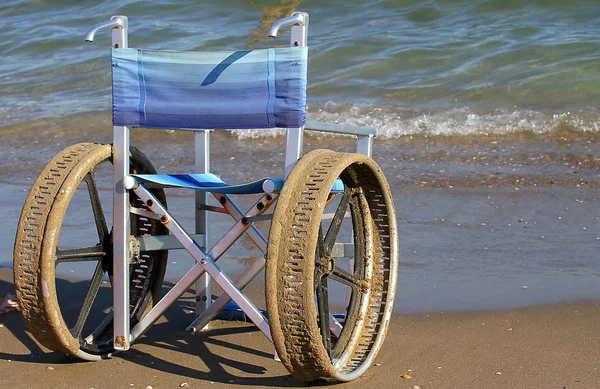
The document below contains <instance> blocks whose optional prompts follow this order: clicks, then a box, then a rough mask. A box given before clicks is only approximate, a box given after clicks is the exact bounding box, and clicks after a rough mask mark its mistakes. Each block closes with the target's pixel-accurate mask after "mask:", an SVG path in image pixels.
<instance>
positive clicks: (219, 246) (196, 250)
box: [131, 185, 274, 341]
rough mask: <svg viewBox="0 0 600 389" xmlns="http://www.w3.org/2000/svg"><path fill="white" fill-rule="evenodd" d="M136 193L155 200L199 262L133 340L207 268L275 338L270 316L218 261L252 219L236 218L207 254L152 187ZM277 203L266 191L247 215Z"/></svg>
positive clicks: (152, 312) (142, 323) (136, 330)
mask: <svg viewBox="0 0 600 389" xmlns="http://www.w3.org/2000/svg"><path fill="white" fill-rule="evenodd" d="M135 193H136V194H137V195H138V196H139V197H140V199H142V200H143V201H145V202H146V203H148V200H152V204H153V205H152V207H150V208H151V209H152V210H153V211H154V212H156V213H158V214H160V215H161V216H162V217H163V220H164V223H165V226H166V227H167V229H169V231H170V232H171V233H172V234H173V235H174V236H175V238H177V240H178V241H179V242H180V243H181V244H182V245H183V247H184V248H185V249H186V250H187V251H188V252H189V253H190V254H191V255H192V257H194V259H195V260H196V264H195V265H194V267H193V268H192V269H191V270H190V271H189V272H188V273H187V274H186V275H185V276H184V277H183V278H182V279H181V280H180V281H179V282H177V284H176V285H175V286H174V287H173V288H171V290H170V291H169V292H168V293H167V295H165V296H164V297H163V298H162V299H161V300H160V301H159V302H158V303H157V304H156V306H154V307H153V308H152V309H151V310H150V312H148V314H147V315H146V316H144V318H142V320H140V321H139V322H138V324H137V325H136V326H135V327H134V328H133V329H132V330H131V340H132V341H134V340H135V339H137V338H138V337H140V336H141V335H143V334H144V333H145V332H146V331H147V330H148V329H149V328H150V326H152V324H154V323H155V322H156V320H158V319H159V318H160V316H162V315H163V314H164V312H165V311H166V309H167V308H168V307H169V306H171V305H172V304H173V303H174V302H175V301H176V300H177V299H178V298H179V297H180V296H181V295H182V294H183V293H185V291H186V290H187V289H188V288H189V287H190V286H191V285H192V284H193V283H194V282H195V281H196V279H197V278H198V277H200V276H202V275H203V274H204V273H205V272H207V273H208V274H210V275H211V277H213V279H214V280H215V282H217V283H218V284H219V286H221V288H222V289H223V291H225V293H227V294H228V295H229V296H231V297H232V299H233V301H235V303H236V304H237V305H238V306H239V307H240V308H241V309H242V310H243V311H244V313H245V314H246V315H247V316H248V317H249V318H250V319H251V320H252V321H253V322H254V324H255V325H256V326H257V327H258V328H259V329H260V330H261V331H262V332H263V333H264V334H265V336H266V337H267V338H268V339H269V340H272V339H271V331H270V328H269V324H268V321H267V319H266V318H265V317H264V316H263V314H262V313H261V312H260V311H259V310H258V309H257V308H256V306H254V304H253V303H252V302H251V301H250V300H249V299H248V298H247V297H246V296H244V295H243V294H242V293H241V291H240V290H239V289H237V288H236V287H235V285H234V284H233V282H232V281H231V280H230V279H229V278H228V277H227V276H226V275H225V274H224V273H222V272H221V271H220V269H219V268H218V267H217V266H216V265H215V262H216V261H217V260H218V259H219V258H220V257H221V256H222V255H223V254H224V253H225V251H227V249H229V248H230V247H231V246H232V245H233V244H234V243H235V242H236V241H237V240H238V239H239V238H240V237H241V236H242V235H243V234H244V233H245V232H246V231H247V230H248V229H249V228H250V227H251V226H252V223H245V222H244V220H243V218H242V220H240V221H238V222H236V223H235V225H234V226H233V227H232V228H231V229H230V230H229V231H228V232H227V233H226V234H225V235H224V236H223V238H221V240H219V241H218V242H217V243H216V244H215V245H214V246H213V248H212V249H211V250H210V251H209V252H208V253H207V254H205V253H204V251H203V250H201V249H200V247H199V246H198V244H197V243H196V242H195V241H194V240H193V239H192V238H191V237H190V236H189V235H188V234H187V233H186V232H185V230H184V229H183V228H182V227H181V226H180V225H179V223H177V221H176V220H175V219H173V218H172V217H171V215H170V214H169V212H168V211H167V209H166V208H165V207H164V206H163V205H162V204H161V203H160V201H158V199H157V198H156V197H154V195H153V194H152V193H150V191H148V189H146V188H145V187H144V186H143V185H140V186H138V188H136V189H135ZM273 203H274V202H273V200H272V197H271V196H270V195H267V194H265V195H264V196H262V197H261V198H260V199H259V200H258V201H257V202H256V203H255V204H254V205H253V206H252V207H251V208H250V210H249V211H248V212H247V214H246V216H254V215H260V214H261V213H263V212H265V211H266V210H268V209H269V207H270V206H271V205H272V204H273ZM259 204H261V205H259ZM259 208H260V209H259Z"/></svg>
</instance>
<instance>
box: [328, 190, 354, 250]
mask: <svg viewBox="0 0 600 389" xmlns="http://www.w3.org/2000/svg"><path fill="white" fill-rule="evenodd" d="M349 202H350V190H349V189H348V188H345V190H344V195H343V196H342V199H341V200H340V203H339V204H338V207H337V209H336V210H335V214H334V215H333V218H332V219H331V224H330V225H329V229H328V230H327V235H326V236H325V242H324V245H325V255H326V256H330V255H331V250H333V245H334V244H335V240H336V239H337V236H338V234H339V233H340V227H341V225H342V222H343V221H344V216H345V215H346V210H347V209H348V203H349Z"/></svg>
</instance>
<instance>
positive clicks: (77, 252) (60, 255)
mask: <svg viewBox="0 0 600 389" xmlns="http://www.w3.org/2000/svg"><path fill="white" fill-rule="evenodd" d="M105 255H106V252H105V251H104V248H103V247H102V246H101V245H96V246H89V247H79V248H76V249H67V250H59V249H57V250H56V264H57V265H58V264H59V263H62V262H89V261H101V260H102V257H103V256H105Z"/></svg>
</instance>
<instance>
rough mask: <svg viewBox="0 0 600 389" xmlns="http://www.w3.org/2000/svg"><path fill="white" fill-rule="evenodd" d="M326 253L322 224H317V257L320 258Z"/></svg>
mask: <svg viewBox="0 0 600 389" xmlns="http://www.w3.org/2000/svg"><path fill="white" fill-rule="evenodd" d="M326 255H327V254H325V242H324V240H323V226H322V225H320V224H319V235H318V236H317V258H322V257H323V256H326Z"/></svg>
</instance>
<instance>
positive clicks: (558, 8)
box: [0, 0, 600, 311]
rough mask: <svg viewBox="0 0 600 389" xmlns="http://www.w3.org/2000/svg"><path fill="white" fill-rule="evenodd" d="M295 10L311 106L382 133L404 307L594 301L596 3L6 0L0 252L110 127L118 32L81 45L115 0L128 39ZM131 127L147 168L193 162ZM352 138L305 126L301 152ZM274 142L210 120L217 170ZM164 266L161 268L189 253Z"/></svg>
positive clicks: (599, 124)
mask: <svg viewBox="0 0 600 389" xmlns="http://www.w3.org/2000/svg"><path fill="white" fill-rule="evenodd" d="M294 11H305V12H308V13H309V14H310V26H309V38H308V43H309V75H308V77H309V88H308V105H309V110H308V116H309V119H311V120H319V121H329V122H335V123H347V124H353V125H366V126H370V127H375V128H377V129H378V136H377V138H376V140H375V148H374V159H375V160H376V161H377V162H378V163H380V164H381V166H382V168H383V170H384V172H385V173H386V175H387V177H388V180H389V181H390V184H391V186H392V189H393V192H394V198H395V201H396V206H397V210H398V222H399V228H400V229H399V232H400V233H399V235H400V254H401V256H400V261H401V268H400V269H401V271H400V286H399V288H400V289H399V293H398V301H399V308H400V309H401V310H402V309H404V310H406V311H426V310H444V309H446V310H457V309H482V308H502V307H515V306H523V305H526V304H538V303H545V302H553V301H563V300H569V299H588V298H597V296H598V295H599V294H598V293H599V292H600V277H599V275H600V261H599V260H598V259H599V258H600V257H599V256H598V251H599V249H600V189H599V188H600V144H599V143H600V141H599V139H600V108H599V104H598V103H599V101H600V100H599V98H600V66H599V65H598V64H599V60H600V50H598V41H600V6H599V5H598V2H597V1H596V0H573V1H569V2H564V1H561V0H528V1H524V0H511V1H508V0H460V1H459V0H438V1H416V0H398V1H393V0H381V1H337V0H334V1H326V2H325V1H310V0H307V1H292V0H279V1H277V0H271V1H260V0H256V1H232V0H223V1H213V2H208V1H194V2H189V1H176V0H163V1H133V0H130V1H112V0H107V1H99V2H76V1H68V0H62V1H61V0H58V1H42V0H37V1H33V0H5V1H3V2H2V3H0V55H1V58H2V59H1V60H0V88H1V91H2V92H1V93H0V141H1V142H2V148H0V181H1V182H2V185H3V186H4V189H3V193H4V194H5V197H6V199H5V201H4V202H3V204H2V210H1V214H2V215H3V219H4V230H3V231H2V232H1V233H0V246H1V248H2V252H3V253H5V254H4V255H3V256H2V257H0V264H2V265H4V266H10V262H11V252H12V244H13V239H14V238H13V237H14V231H15V229H16V224H17V221H18V217H19V212H20V208H21V206H22V203H23V201H24V199H25V196H26V194H27V190H28V188H29V187H30V185H31V183H32V182H33V180H34V179H35V177H36V175H37V174H38V173H39V172H40V171H41V169H42V168H43V166H44V165H45V163H46V162H47V161H48V160H49V159H50V158H52V156H53V155H54V154H56V153H57V152H58V151H59V150H61V149H62V148H64V147H66V146H68V145H70V144H73V143H78V142H84V141H86V142H87V141H94V142H111V136H112V135H111V134H112V129H111V124H110V104H111V97H110V66H109V64H110V62H109V61H110V59H109V58H110V54H109V49H110V34H109V33H107V32H101V33H98V34H97V36H96V40H95V42H93V43H86V42H84V37H85V34H86V32H87V30H88V29H89V28H90V27H91V26H92V25H94V24H96V23H99V22H102V21H105V20H108V19H109V18H110V17H111V16H112V15H127V16H128V18H129V28H130V30H129V32H130V35H129V44H130V47H143V48H155V49H174V50H234V49H255V48H264V47H269V46H271V45H280V46H285V45H287V44H288V39H289V35H288V34H287V32H285V31H284V32H283V33H282V34H281V37H280V38H278V39H276V40H274V39H271V38H268V37H267V36H266V35H267V34H266V32H267V29H268V26H269V25H270V24H271V23H272V22H273V21H275V20H277V19H278V18H281V17H285V16H288V15H289V14H290V13H291V12H294ZM132 136H133V138H132V139H133V140H132V144H135V145H136V146H138V147H139V148H140V149H141V150H142V151H144V152H146V153H147V154H148V155H150V156H151V159H152V161H153V163H154V164H155V166H156V167H157V168H158V170H159V171H163V172H186V171H188V172H189V171H190V170H191V169H193V150H192V148H191V142H192V139H191V137H190V135H189V134H185V133H181V132H165V131H155V130H154V131H143V132H142V131H134V133H133V135H132ZM353 142H354V140H352V139H347V138H344V137H332V136H323V135H317V134H313V133H309V134H308V136H307V144H306V150H310V149H312V148H317V147H324V146H327V147H330V148H334V149H338V150H343V151H352V150H353V149H354V143H353ZM283 148H284V138H283V133H282V132H281V131H277V130H261V131H244V130H236V131H232V132H229V131H226V132H218V133H214V134H213V144H212V149H213V153H214V154H213V170H215V171H216V172H217V173H218V174H220V175H221V176H222V177H223V178H225V179H226V180H228V181H232V182H236V183H238V182H244V181H246V180H250V179H256V178H260V177H262V176H265V175H267V176H268V175H278V174H281V166H282V165H281V164H282V161H283V156H282V155H283V154H282V153H283ZM107 182H108V181H107ZM109 185H110V184H107V185H105V186H101V191H103V193H104V194H105V195H106V196H107V197H108V198H110V186H109ZM172 199H173V200H172V201H171V202H170V204H175V205H177V204H181V205H183V206H184V207H185V206H186V204H191V201H193V200H192V197H191V195H190V194H186V193H179V192H176V193H175V194H174V195H173V197H172ZM107 208H110V207H107ZM106 212H107V213H110V209H108V210H106ZM182 217H183V218H184V219H185V217H186V212H183V213H182ZM72 220H74V219H72ZM72 220H71V221H72ZM71 224H72V230H73V231H76V230H77V229H78V228H79V227H78V226H77V223H75V222H73V223H71ZM68 225H69V223H66V227H65V228H64V229H63V230H65V231H67V232H68V231H69V230H68ZM245 250H246V248H245V247H242V248H239V249H238V252H237V253H238V254H242V253H245ZM252 255H254V256H256V255H260V254H259V253H257V252H254V253H253V254H252ZM170 261H171V263H170V264H169V274H170V275H171V276H173V277H175V276H177V275H180V274H183V273H184V272H185V271H186V270H187V268H188V267H189V264H190V263H191V260H190V259H188V258H187V257H185V256H184V255H183V254H174V256H173V257H172V259H171V260H170ZM243 266H244V265H243V264H241V265H240V267H242V268H243ZM234 267H235V266H234ZM67 272H68V270H67Z"/></svg>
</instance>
